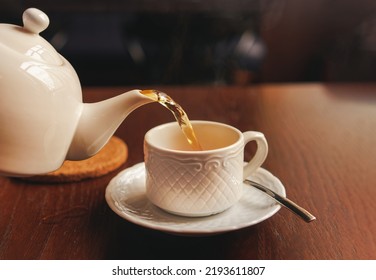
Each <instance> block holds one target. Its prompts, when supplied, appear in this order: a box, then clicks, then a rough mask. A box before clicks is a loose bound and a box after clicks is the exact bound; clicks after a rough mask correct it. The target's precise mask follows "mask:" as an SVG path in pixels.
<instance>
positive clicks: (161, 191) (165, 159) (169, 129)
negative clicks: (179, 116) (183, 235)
mask: <svg viewBox="0 0 376 280" xmlns="http://www.w3.org/2000/svg"><path fill="white" fill-rule="evenodd" d="M192 125H193V128H194V130H195V133H196V135H197V139H198V140H199V141H200V144H201V146H202V147H203V149H204V150H203V151H192V150H191V148H190V147H189V145H188V144H187V141H186V139H185V138H184V136H183V135H182V133H181V131H180V128H179V126H178V125H177V123H168V124H164V125H161V126H158V127H155V128H153V129H151V130H150V131H148V133H146V135H145V144H144V151H145V166H146V195H147V197H148V198H149V199H150V201H151V202H153V203H154V204H155V205H157V206H158V207H160V208H162V209H164V210H166V211H168V212H170V213H173V214H177V215H182V216H208V215H212V214H216V213H220V212H222V211H224V210H226V209H228V208H229V207H231V206H232V205H234V204H235V203H236V202H237V201H238V200H239V199H240V197H241V196H242V190H243V178H244V177H248V176H249V175H251V174H252V173H253V172H255V171H256V170H257V168H259V167H260V166H261V164H262V163H263V162H264V160H265V158H266V156H267V152H268V146H267V142H266V139H265V137H264V135H263V134H262V133H260V132H255V131H248V132H245V133H241V132H240V131H239V130H237V129H236V128H234V127H231V126H229V125H225V124H222V123H216V122H209V121H192ZM250 141H256V143H257V151H256V154H255V156H254V157H253V158H252V159H251V160H250V162H249V163H247V164H246V165H245V166H244V163H243V161H244V146H245V145H246V144H247V143H248V142H250Z"/></svg>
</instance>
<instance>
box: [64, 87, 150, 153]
mask: <svg viewBox="0 0 376 280" xmlns="http://www.w3.org/2000/svg"><path fill="white" fill-rule="evenodd" d="M151 102H154V100H153V99H151V98H149V97H147V96H146V95H144V94H142V93H141V91H140V90H138V89H135V90H131V91H128V92H125V93H123V94H120V95H118V96H115V97H113V98H110V99H107V100H104V101H100V102H97V103H84V104H82V110H81V116H80V119H79V122H78V124H77V128H76V132H75V135H74V137H73V140H72V143H71V145H70V147H69V150H68V153H67V157H66V159H68V160H83V159H87V158H89V157H91V156H93V155H95V154H96V153H97V152H98V151H99V150H100V149H101V148H102V147H103V146H104V145H105V144H106V143H107V142H108V140H109V139H110V138H111V136H112V135H113V134H114V133H115V131H116V129H117V128H118V127H119V126H120V124H121V123H122V122H123V120H124V119H125V118H126V117H127V116H128V115H129V114H130V113H131V112H132V111H133V110H135V109H137V108H138V107H140V106H142V105H144V104H147V103H151Z"/></svg>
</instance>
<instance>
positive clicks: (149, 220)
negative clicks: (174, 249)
mask: <svg viewBox="0 0 376 280" xmlns="http://www.w3.org/2000/svg"><path fill="white" fill-rule="evenodd" d="M250 179H252V180H254V181H256V182H258V183H260V184H264V185H266V186H268V187H269V188H271V189H272V190H274V191H275V192H277V193H278V194H280V195H282V196H286V191H285V188H284V186H283V185H282V183H281V182H280V180H278V178H276V177H275V176H273V175H272V174H271V173H270V172H269V171H267V170H265V169H263V168H259V169H258V171H257V172H256V173H255V174H254V175H252V176H251V177H250ZM106 201H107V203H108V205H109V206H110V208H111V209H112V210H113V211H114V212H115V213H116V214H118V215H119V216H120V217H122V218H124V219H126V220H128V221H130V222H132V223H135V224H137V225H140V226H143V227H146V228H151V229H154V230H160V231H164V232H167V233H173V234H179V235H210V234H218V233H223V232H227V231H233V230H237V229H241V228H244V227H248V226H251V225H254V224H257V223H260V222H262V221H264V220H266V219H268V218H270V217H271V216H273V215H274V214H275V213H276V212H277V211H278V210H279V209H280V208H281V206H280V205H279V204H277V203H276V202H275V201H274V200H273V199H272V198H270V197H268V196H267V195H266V194H264V193H262V192H260V191H258V190H256V189H255V188H253V187H250V186H248V185H246V184H244V193H243V196H242V198H241V199H240V201H239V202H238V203H237V204H235V205H234V206H232V207H231V208H230V209H228V210H226V211H224V212H222V213H220V214H216V215H212V216H208V217H200V218H189V217H180V216H176V215H172V214H169V213H167V212H165V211H163V210H161V209H159V208H158V207H156V206H154V205H153V204H152V203H151V202H149V200H148V199H147V197H146V195H145V164H144V163H143V162H142V163H138V164H136V165H134V166H132V167H130V168H127V169H125V170H123V171H121V172H120V173H119V174H118V175H117V176H116V177H114V178H113V179H112V180H111V181H110V183H109V184H108V186H107V189H106Z"/></svg>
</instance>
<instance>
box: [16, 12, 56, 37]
mask: <svg viewBox="0 0 376 280" xmlns="http://www.w3.org/2000/svg"><path fill="white" fill-rule="evenodd" d="M22 21H23V24H24V28H25V29H26V30H28V31H29V32H31V33H35V34H39V33H40V32H42V31H43V30H45V29H46V28H47V27H48V25H49V24H50V20H49V18H48V16H47V15H46V14H45V13H43V12H42V11H41V10H38V9H36V8H29V9H27V10H25V11H24V13H23V15H22Z"/></svg>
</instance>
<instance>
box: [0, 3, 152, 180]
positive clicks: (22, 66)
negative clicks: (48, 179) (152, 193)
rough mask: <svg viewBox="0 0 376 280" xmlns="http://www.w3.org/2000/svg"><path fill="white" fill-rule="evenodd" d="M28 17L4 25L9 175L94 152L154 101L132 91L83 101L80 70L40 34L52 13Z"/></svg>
mask: <svg viewBox="0 0 376 280" xmlns="http://www.w3.org/2000/svg"><path fill="white" fill-rule="evenodd" d="M23 22H24V27H19V26H15V25H9V24H0V61H1V63H0V174H3V175H9V176H30V175H35V174H43V173H47V172H50V171H53V170H56V169H58V168H59V167H60V166H61V165H62V163H63V162H64V160H65V159H72V160H80V159H85V158H88V157H90V156H92V155H94V154H95V153H96V152H98V151H99V150H100V149H101V148H102V147H103V146H104V145H105V144H106V142H107V141H108V139H109V138H110V137H111V136H112V134H113V133H114V132H115V130H116V129H117V127H118V126H119V125H120V124H121V122H122V121H123V120H124V118H125V117H126V116H127V115H128V114H129V113H130V112H131V111H132V110H134V109H135V108H137V107H139V106H141V105H143V104H146V103H149V102H152V101H153V100H151V99H150V98H148V97H146V96H144V95H142V94H141V93H140V91H139V90H133V91H130V92H127V93H124V94H122V95H119V96H117V97H114V98H112V99H109V100H105V101H102V102H99V103H93V104H84V103H82V92H81V86H80V82H79V79H78V76H77V74H76V72H75V70H74V69H73V67H72V66H71V65H70V63H69V62H68V61H67V60H66V59H64V58H63V57H62V56H61V55H60V54H58V53H57V52H56V51H55V50H54V49H53V47H52V46H51V45H50V44H49V43H48V42H47V41H45V40H44V39H43V38H42V37H40V36H39V32H41V31H43V30H44V29H45V28H46V27H47V26H48V24H49V19H48V17H47V16H46V15H45V14H44V13H43V12H41V11H40V10H37V9H34V8H30V9H28V10H26V11H25V12H24V14H23Z"/></svg>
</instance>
